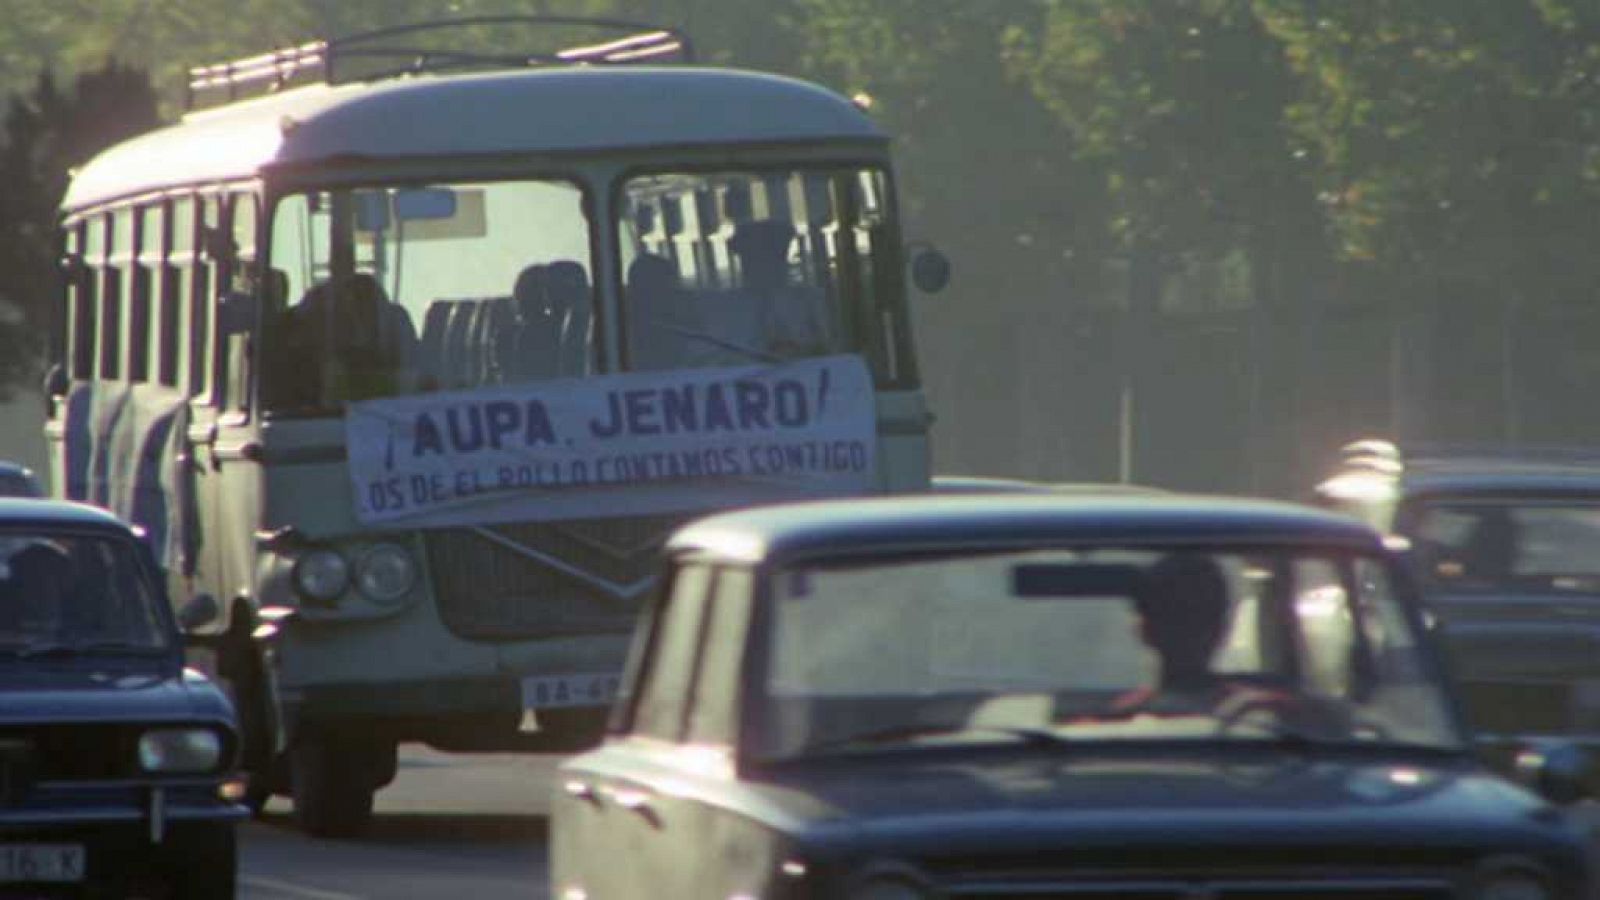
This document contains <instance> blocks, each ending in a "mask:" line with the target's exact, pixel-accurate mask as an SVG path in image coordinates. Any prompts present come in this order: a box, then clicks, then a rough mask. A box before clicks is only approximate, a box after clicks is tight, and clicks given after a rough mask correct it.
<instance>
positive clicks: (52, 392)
mask: <svg viewBox="0 0 1600 900" xmlns="http://www.w3.org/2000/svg"><path fill="white" fill-rule="evenodd" d="M43 387H44V414H45V418H50V419H53V418H55V415H56V403H57V402H58V401H60V400H61V398H63V397H65V396H66V395H67V389H68V388H69V387H71V379H69V378H67V367H66V366H63V365H62V364H61V363H55V364H54V365H52V366H51V367H50V369H49V371H47V372H45V373H44V385H43Z"/></svg>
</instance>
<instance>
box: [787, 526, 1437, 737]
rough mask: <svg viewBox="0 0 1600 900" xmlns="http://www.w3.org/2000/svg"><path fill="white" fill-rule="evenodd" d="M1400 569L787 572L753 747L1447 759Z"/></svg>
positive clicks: (1089, 564) (973, 565)
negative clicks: (1280, 748) (1412, 751)
mask: <svg viewBox="0 0 1600 900" xmlns="http://www.w3.org/2000/svg"><path fill="white" fill-rule="evenodd" d="M1390 574H1391V569H1390V567H1389V566H1388V565H1387V564H1386V563H1384V562H1383V561H1381V560H1379V559H1377V558H1368V557H1364V556H1359V555H1357V556H1351V555H1348V554H1344V553H1337V552H1327V553H1323V552H1317V551H1311V550H1293V551H1291V550H1276V551H1273V550H1262V551H1256V550H1252V551H1248V552H1199V551H1194V550H1165V549H1158V548H1139V547H1116V548H1112V547H1107V548H1100V549H1093V550H1086V549H1084V550H1071V551H1067V550H1062V551H1029V552H1019V553H993V554H985V555H961V556H938V557H931V558H929V557H921V558H915V559H908V560H898V561H892V562H873V563H861V562H851V563H848V564H843V565H811V566H805V567H799V568H794V569H791V570H789V571H785V572H782V573H779V576H778V577H777V578H776V580H775V585H774V591H773V597H772V603H773V614H772V616H771V617H770V629H771V633H770V644H769V648H770V649H769V651H768V652H769V655H768V657H767V660H768V662H767V670H766V674H765V686H764V687H765V698H764V708H765V714H764V715H762V716H761V717H760V721H761V725H760V727H758V728H757V732H758V735H759V736H758V740H757V744H758V747H757V754H758V755H760V756H763V757H767V758H781V757H790V756H796V755H805V754H807V753H811V752H818V751H833V750H840V749H847V750H855V749H859V748H869V747H877V746H883V745H885V744H893V745H902V744H904V743H906V742H908V741H910V742H921V741H932V742H949V741H968V740H973V741H980V740H981V741H992V740H995V739H996V737H997V736H1004V734H1006V733H1008V732H1009V733H1010V734H1018V733H1025V734H1028V735H1030V736H1038V735H1039V734H1040V733H1041V732H1045V733H1047V736H1049V737H1050V738H1059V739H1061V740H1063V741H1068V742H1075V741H1099V740H1174V739H1177V740H1213V741H1215V740H1230V741H1231V740H1258V741H1259V740H1274V741H1275V740H1284V739H1292V740H1294V741H1296V742H1301V741H1311V742H1328V743H1337V744H1342V745H1349V744H1351V743H1353V742H1362V743H1371V744H1383V745H1393V744H1406V745H1416V746H1428V747H1437V748H1454V747H1456V746H1457V745H1458V743H1459V740H1460V737H1459V734H1458V732H1457V730H1456V726H1455V725H1454V720H1453V719H1452V718H1451V715H1450V713H1449V711H1448V705H1447V703H1446V701H1445V697H1444V694H1443V691H1442V690H1441V688H1440V685H1439V683H1438V681H1437V678H1436V675H1435V674H1434V672H1433V670H1432V668H1431V667H1430V665H1429V664H1428V661H1427V660H1426V658H1425V657H1424V656H1423V655H1422V654H1421V653H1420V652H1419V650H1418V641H1417V637H1418V636H1417V634H1416V631H1415V624H1414V621H1413V620H1412V618H1411V617H1409V616H1408V615H1407V614H1406V608H1405V607H1404V606H1403V604H1402V601H1401V600H1400V599H1399V598H1398V597H1397V596H1396V594H1395V591H1394V585H1393V583H1392V581H1391V577H1390ZM1019 729H1020V730H1021V731H1020V732H1019Z"/></svg>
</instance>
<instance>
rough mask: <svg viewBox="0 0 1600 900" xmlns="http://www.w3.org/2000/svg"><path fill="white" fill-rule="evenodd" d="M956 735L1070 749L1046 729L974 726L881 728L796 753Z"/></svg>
mask: <svg viewBox="0 0 1600 900" xmlns="http://www.w3.org/2000/svg"><path fill="white" fill-rule="evenodd" d="M960 734H999V735H1008V736H1010V737H1014V738H1017V739H1018V740H1019V741H1022V742H1023V743H1026V744H1031V745H1035V746H1049V747H1061V746H1066V745H1070V744H1071V743H1072V741H1070V740H1068V739H1067V738H1065V737H1062V736H1061V735H1059V734H1057V733H1055V732H1054V731H1051V730H1050V729H1048V728H1026V727H1012V726H997V725H977V726H966V725H960V726H952V727H938V726H928V725H898V726H895V727H893V728H884V729H881V730H879V731H865V732H861V733H859V734H850V735H845V736H843V737H837V738H828V739H826V740H822V741H817V742H816V743H812V744H807V745H806V746H804V747H801V748H800V750H799V751H797V752H796V754H795V755H797V756H808V755H811V754H816V753H829V752H831V751H834V750H847V749H850V748H853V747H870V746H873V745H877V744H891V743H896V742H900V741H909V740H915V739H917V738H925V737H951V736H954V735H960Z"/></svg>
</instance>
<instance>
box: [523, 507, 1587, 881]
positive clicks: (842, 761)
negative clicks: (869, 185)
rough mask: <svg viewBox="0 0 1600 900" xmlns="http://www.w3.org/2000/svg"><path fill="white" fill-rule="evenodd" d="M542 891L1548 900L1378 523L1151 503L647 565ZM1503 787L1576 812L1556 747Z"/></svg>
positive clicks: (820, 526)
mask: <svg viewBox="0 0 1600 900" xmlns="http://www.w3.org/2000/svg"><path fill="white" fill-rule="evenodd" d="M667 554H668V571H667V572H666V573H665V574H666V577H665V579H664V580H663V588H662V591H661V593H660V595H659V596H658V597H657V599H656V601H655V602H654V604H653V606H652V609H651V611H650V613H649V614H648V615H647V616H646V617H645V619H644V620H643V622H642V624H641V626H640V631H639V636H638V641H637V644H636V647H635V651H634V653H633V656H632V658H631V661H630V664H629V669H628V671H627V673H626V675H625V678H624V689H625V692H624V694H623V696H622V697H621V698H620V699H619V701H618V704H617V706H616V708H615V710H614V712H613V719H612V722H611V733H610V735H609V736H608V738H607V740H606V741H605V742H604V743H603V745H602V746H601V747H600V748H598V749H596V750H594V751H592V752H590V753H587V754H584V755H582V756H578V757H575V758H573V759H572V760H570V761H568V762H567V763H566V764H565V765H564V766H563V768H562V770H561V775H560V777H559V779H558V788H559V789H558V791H557V796H556V799H555V802H554V806H553V811H552V825H551V878H552V888H553V890H552V896H555V897H563V898H581V897H589V898H616V897H707V898H711V897H715V898H730V897H779V898H794V897H846V898H854V900H891V898H893V900H917V898H956V897H1005V898H1017V897H1093V898H1102V897H1123V898H1126V897H1138V898H1197V897H1206V898H1230V900H1231V898H1256V900H1266V898H1285V897H1309V898H1323V897H1342V898H1356V897H1365V898H1383V900H1406V898H1410V900H1420V898H1445V897H1462V898H1482V900H1510V898H1516V900H1542V898H1555V897H1563V898H1566V897H1580V896H1584V895H1585V892H1586V891H1587V889H1588V888H1587V886H1588V872H1587V868H1586V862H1585V859H1584V852H1583V843H1582V840H1581V838H1580V836H1579V834H1578V833H1577V831H1576V830H1575V829H1574V828H1573V827H1572V825H1571V824H1570V823H1569V822H1568V818H1567V815H1566V813H1565V812H1564V811H1563V810H1562V809H1561V808H1559V807H1558V806H1556V805H1554V804H1553V803H1552V802H1550V801H1548V800H1546V799H1543V798H1541V797H1540V796H1537V795H1536V794H1535V793H1533V792H1531V791H1529V790H1525V789H1524V788H1522V787H1518V786H1516V785H1514V784H1512V783H1511V782H1508V781H1506V780H1503V779H1501V778H1498V777H1495V776H1493V775H1491V774H1489V773H1487V772H1485V771H1484V770H1483V769H1482V768H1481V767H1480V764H1479V763H1478V762H1477V761H1476V760H1475V758H1474V756H1473V755H1472V754H1471V753H1470V752H1469V743H1468V741H1467V738H1466V736H1465V735H1464V733H1463V731H1462V728H1461V726H1460V724H1459V722H1458V719H1457V715H1456V708H1455V701H1454V698H1453V697H1452V695H1451V692H1450V688H1449V686H1448V682H1447V680H1446V679H1445V678H1444V677H1442V674H1441V672H1440V670H1439V668H1438V663H1437V661H1436V660H1435V656H1434V653H1433V648H1432V642H1431V637H1430V635H1429V633H1428V632H1427V630H1426V629H1425V628H1424V626H1423V624H1422V622H1421V620H1420V619H1419V616H1418V613H1417V608H1416V606H1415V598H1414V596H1413V593H1414V592H1413V589H1412V585H1411V583H1410V582H1409V581H1408V580H1407V575H1406V571H1405V569H1404V567H1403V566H1401V565H1399V564H1398V563H1397V561H1396V559H1395V558H1394V557H1393V556H1392V555H1391V554H1390V552H1389V551H1388V550H1386V549H1385V547H1384V545H1383V543H1382V541H1381V540H1380V538H1379V536H1378V535H1377V534H1376V533H1375V532H1374V531H1372V530H1370V529H1368V528H1366V527H1364V526H1362V525H1361V524H1359V523H1357V522H1355V521H1352V520H1350V519H1348V518H1345V517H1340V516H1335V515H1332V514H1327V513H1322V512H1318V511H1316V510H1312V509H1306V508H1300V507H1295V506H1287V505H1278V504H1269V503H1264V502H1248V501H1235V500H1221V499H1206V498H1189V497H1181V496H1176V495H1166V496H1158V495H1150V496H1140V497H1127V496H1123V497H1115V496H1095V495H1093V494H1080V495H1075V496H1070V497H1056V496H1045V495H1037V496H1034V495H1022V494H1016V493H1013V494H1009V495H1004V496H1001V495H987V496H986V495H982V494H972V495H966V496H944V497H922V498H889V499H882V500H868V501H853V502H849V503H814V504H803V505H793V506H786V507H768V508H765V509H760V510H752V511H747V512H741V513H734V514H729V515H724V516H717V517H713V518H709V519H705V520H702V521H700V522H698V523H696V524H693V525H690V526H688V527H687V528H686V529H685V530H683V531H680V532H679V533H678V534H677V535H676V536H675V537H674V538H673V539H672V540H671V541H670V543H669V545H668V549H667ZM1546 758H1547V759H1548V760H1550V761H1551V763H1550V764H1549V765H1547V766H1544V767H1542V768H1541V767H1540V766H1539V765H1538V762H1539V757H1538V756H1535V755H1529V756H1528V757H1526V760H1525V761H1526V763H1527V765H1526V769H1525V770H1526V773H1527V776H1528V779H1529V782H1530V784H1532V785H1534V786H1537V787H1539V788H1541V789H1542V790H1544V791H1546V792H1547V793H1548V794H1549V795H1550V796H1551V797H1552V798H1556V799H1560V800H1563V801H1565V800H1569V799H1572V796H1573V794H1572V789H1573V783H1574V780H1575V779H1576V777H1577V776H1576V775H1575V774H1574V773H1573V771H1572V768H1571V767H1570V766H1567V767H1565V768H1563V767H1562V766H1560V765H1558V764H1557V763H1559V762H1560V760H1561V756H1560V755H1559V754H1550V755H1548V756H1547V757H1546Z"/></svg>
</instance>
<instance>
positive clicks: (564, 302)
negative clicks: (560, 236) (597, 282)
mask: <svg viewBox="0 0 1600 900" xmlns="http://www.w3.org/2000/svg"><path fill="white" fill-rule="evenodd" d="M546 283H547V290H548V293H549V303H550V315H551V318H552V319H554V321H555V322H556V323H557V327H558V330H557V333H558V335H559V339H558V348H559V356H558V358H557V371H558V372H559V373H560V375H561V377H563V378H579V377H582V376H584V375H587V374H589V326H590V323H591V321H592V320H593V315H592V314H591V310H590V298H589V293H590V292H589V273H588V271H587V270H585V269H584V268H583V266H582V264H580V263H577V262H574V261H572V260H570V259H558V260H555V261H554V262H551V263H550V265H549V267H548V269H547V270H546Z"/></svg>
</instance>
